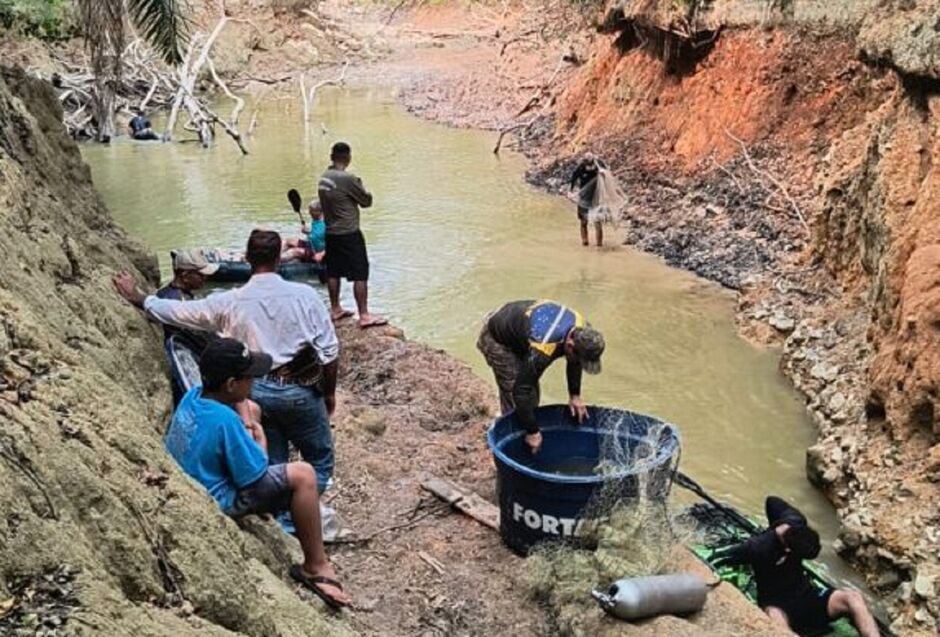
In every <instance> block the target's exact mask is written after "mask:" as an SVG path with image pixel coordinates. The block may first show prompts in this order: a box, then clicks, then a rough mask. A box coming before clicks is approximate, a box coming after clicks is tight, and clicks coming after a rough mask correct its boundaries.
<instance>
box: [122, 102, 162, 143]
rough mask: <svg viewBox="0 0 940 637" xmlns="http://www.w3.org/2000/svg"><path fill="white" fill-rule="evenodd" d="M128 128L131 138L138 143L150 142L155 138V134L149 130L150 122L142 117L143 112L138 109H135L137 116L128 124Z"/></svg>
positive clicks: (151, 129)
mask: <svg viewBox="0 0 940 637" xmlns="http://www.w3.org/2000/svg"><path fill="white" fill-rule="evenodd" d="M127 126H128V128H130V130H131V137H133V138H134V139H137V140H140V141H150V140H155V139H158V138H157V134H156V133H154V132H153V128H151V125H150V120H149V119H147V118H146V117H144V112H143V111H142V110H140V109H137V115H135V116H134V117H133V118H132V119H131V121H130V122H129V123H128V125H127Z"/></svg>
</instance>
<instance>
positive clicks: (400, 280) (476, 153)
mask: <svg viewBox="0 0 940 637" xmlns="http://www.w3.org/2000/svg"><path fill="white" fill-rule="evenodd" d="M318 100H319V102H318V104H317V108H316V111H315V113H314V116H313V118H312V126H311V127H310V130H309V131H308V132H306V133H305V132H304V129H303V127H302V125H301V123H300V119H301V115H300V112H299V108H297V106H298V105H297V104H296V103H295V102H296V100H294V99H290V100H281V101H272V102H270V103H269V104H268V105H267V106H266V107H265V109H264V110H263V112H262V115H261V117H260V124H259V126H258V129H257V132H256V137H255V139H253V140H251V142H250V148H251V151H252V154H251V155H249V156H248V157H241V156H240V154H239V153H238V151H237V149H236V148H235V147H234V145H233V144H232V143H231V142H230V140H229V139H227V138H225V137H224V136H223V137H220V139H219V140H218V142H217V145H216V147H215V148H213V149H211V150H209V151H205V150H203V149H201V148H200V147H198V145H196V144H172V145H163V144H159V143H152V144H146V143H135V142H130V141H126V140H119V141H117V142H116V143H114V144H113V145H112V146H111V147H100V146H87V147H85V157H86V158H87V160H88V161H89V163H91V165H92V168H93V172H94V178H95V182H96V184H97V186H98V188H99V189H100V191H101V192H102V193H103V195H104V198H105V200H106V201H107V203H108V205H109V207H110V209H111V211H112V213H113V214H114V216H115V217H116V218H117V219H118V221H120V222H121V223H122V224H123V225H124V226H125V227H126V228H127V229H128V230H129V231H130V232H131V233H132V234H134V235H135V236H137V237H139V238H141V239H142V240H143V241H145V242H146V243H147V244H148V245H149V246H150V247H151V248H153V249H154V250H156V251H158V252H159V253H160V255H161V262H162V264H163V266H164V268H166V266H167V256H166V254H167V251H168V250H169V249H170V248H174V247H178V246H222V247H238V246H240V245H242V244H243V243H244V241H245V239H246V237H247V235H248V232H249V231H250V230H251V228H253V227H255V226H257V225H259V224H263V225H266V226H273V227H276V228H280V229H282V230H283V231H284V232H285V233H286V234H290V233H296V232H299V229H298V228H297V225H298V224H297V222H296V217H295V216H294V213H293V212H292V211H291V210H290V208H289V206H288V204H287V200H286V197H285V193H286V191H287V190H288V189H289V188H298V189H299V190H300V191H301V193H302V194H303V195H304V196H305V197H308V198H309V197H310V196H311V195H313V193H314V186H315V182H316V177H317V175H318V174H319V173H320V171H321V170H322V169H323V168H324V166H325V163H326V157H327V155H328V151H329V146H330V144H332V143H333V142H334V141H336V140H338V139H343V140H345V141H348V142H350V143H351V144H352V147H353V155H354V158H353V166H352V168H353V170H354V171H355V172H357V173H358V174H359V175H361V176H362V177H363V180H364V182H365V184H366V185H367V186H368V187H369V188H370V189H371V190H372V191H373V193H374V194H375V202H376V203H375V206H374V208H372V209H370V210H366V211H364V214H363V225H364V231H365V233H366V236H367V240H368V242H369V249H370V256H371V260H372V263H373V279H372V284H371V287H372V292H373V304H374V306H375V309H376V310H379V311H382V312H385V313H387V314H388V316H389V317H390V318H391V319H392V320H393V321H394V322H395V323H397V324H398V325H401V326H402V327H403V328H404V329H405V331H406V333H407V334H408V335H409V336H411V337H413V338H416V339H420V340H422V341H425V342H428V343H430V344H432V345H434V346H437V347H441V348H444V349H446V350H448V351H450V352H452V353H453V354H455V355H456V356H458V357H460V358H462V359H463V360H465V361H466V362H467V363H469V364H470V365H471V366H472V367H473V369H474V370H476V371H477V372H478V373H480V374H482V375H484V376H486V377H487V378H489V374H488V370H487V369H486V367H485V364H484V362H483V360H482V358H481V356H479V355H478V353H477V352H476V351H475V348H474V345H475V342H476V336H477V333H478V332H479V329H480V321H481V319H482V317H483V316H484V314H486V313H487V312H488V311H490V310H492V309H494V308H496V307H497V306H498V305H500V304H501V303H503V302H505V301H508V300H513V299H520V298H551V299H557V300H560V301H563V302H565V303H567V304H569V305H571V306H572V307H575V308H577V309H579V310H581V311H582V312H584V314H585V315H586V316H587V317H588V319H589V320H590V321H591V322H592V323H593V324H594V325H595V326H597V327H598V328H600V329H601V330H602V331H603V332H604V334H605V336H606V338H607V353H606V354H605V356H604V372H603V374H601V375H600V376H596V377H592V376H588V377H586V378H585V381H584V394H585V398H586V399H587V400H589V401H590V402H593V403H600V404H607V405H616V406H621V407H625V408H628V409H631V410H635V411H640V412H648V413H650V414H654V415H656V416H659V417H661V418H663V419H666V420H670V421H672V422H675V423H677V424H678V425H679V427H680V430H681V432H682V436H683V443H684V453H683V457H682V461H683V468H684V469H685V470H686V471H687V472H688V473H689V474H691V475H692V476H694V477H695V478H696V479H697V480H698V481H700V482H701V483H702V484H703V485H704V486H705V487H706V488H707V489H709V490H711V491H712V492H713V494H714V495H715V496H718V497H723V498H727V499H728V500H730V501H731V502H733V503H734V504H735V505H737V506H739V507H741V508H742V509H744V510H745V511H747V512H749V513H752V514H754V515H760V516H762V508H763V498H764V496H765V495H766V494H767V493H776V494H778V495H781V496H783V497H785V498H787V499H789V500H791V501H793V502H794V503H795V504H797V505H798V506H799V507H800V508H802V509H803V511H804V512H805V513H806V514H807V516H809V518H810V519H811V520H813V522H814V523H815V524H816V525H817V526H818V527H819V529H820V531H821V533H822V534H823V536H824V539H825V540H831V539H833V538H834V532H835V528H836V527H835V517H834V514H833V512H832V509H831V507H830V506H829V505H828V504H827V503H826V502H825V501H824V499H823V498H822V497H821V496H820V495H819V494H818V493H817V492H816V491H815V490H814V489H813V488H812V487H811V486H810V485H809V484H808V483H807V481H806V478H805V477H804V451H805V449H806V447H807V446H808V445H810V444H811V443H812V442H813V437H814V434H813V431H812V428H811V425H810V423H809V422H808V420H807V418H806V415H805V413H804V410H803V408H802V406H801V404H800V401H799V398H798V397H797V395H796V394H795V392H794V391H793V390H792V389H791V388H790V387H789V385H788V384H787V382H786V381H785V379H783V378H782V377H781V375H780V374H779V373H778V371H777V354H776V353H774V352H769V351H762V350H759V349H755V348H754V347H751V346H750V345H748V344H747V343H745V342H744V341H743V340H741V339H740V338H739V337H738V336H737V334H736V331H735V328H734V325H733V322H732V301H733V299H732V297H731V296H729V295H728V294H726V293H725V292H723V291H722V290H720V289H719V288H717V287H715V286H712V285H710V284H706V283H703V282H702V281H701V280H699V279H696V278H694V277H693V276H691V275H689V274H686V273H683V272H680V271H677V270H673V269H670V268H668V267H666V266H664V265H662V264H661V263H660V262H659V261H658V260H656V259H654V258H652V257H649V256H646V255H643V254H638V253H635V252H633V251H631V250H628V249H624V248H619V247H618V248H609V249H606V250H603V251H598V250H596V249H593V248H591V249H585V248H582V247H581V246H580V242H579V239H578V236H577V227H576V221H575V212H574V210H573V208H572V206H571V205H570V204H569V203H567V202H565V201H564V200H561V199H559V198H556V197H550V196H547V195H545V194H542V193H539V192H537V191H535V190H533V189H532V188H530V187H529V186H527V185H526V184H525V183H524V181H523V179H522V173H523V171H524V169H525V164H524V161H523V160H522V159H521V158H519V157H517V156H513V155H511V154H509V153H504V154H503V155H502V156H501V157H496V156H494V155H493V154H492V152H491V150H492V146H493V139H492V135H488V134H485V133H480V132H477V131H461V130H451V129H447V128H443V127H440V126H436V125H433V124H429V123H426V122H422V121H419V120H417V119H415V118H412V117H410V116H409V115H407V114H406V113H405V112H403V110H402V109H401V108H399V107H398V106H397V105H396V104H395V102H394V96H393V95H391V94H390V93H388V92H386V91H383V90H357V91H340V90H337V91H332V92H330V91H323V92H322V93H320V94H318ZM320 122H322V123H323V124H324V126H325V127H326V129H327V130H328V131H329V132H328V133H327V134H323V133H322V132H321V126H320ZM563 367H564V366H563V365H557V366H556V368H555V369H551V370H549V372H548V373H547V375H546V382H545V386H544V388H543V392H544V397H545V400H546V402H547V401H563V400H565V391H564V369H563ZM494 391H495V388H494ZM827 544H828V543H827ZM826 558H827V561H828V562H829V563H830V564H831V565H832V566H833V568H835V569H838V570H840V571H841V570H842V566H841V563H840V562H839V560H838V558H835V557H834V556H832V555H831V554H828V555H827V556H826Z"/></svg>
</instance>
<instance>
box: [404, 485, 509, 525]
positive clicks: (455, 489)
mask: <svg viewBox="0 0 940 637" xmlns="http://www.w3.org/2000/svg"><path fill="white" fill-rule="evenodd" d="M421 487H422V488H423V489H425V490H427V491H430V492H431V493H433V494H434V495H435V496H437V497H438V498H440V499H441V500H443V501H444V502H449V503H450V505H451V506H453V507H454V508H455V509H457V510H458V511H460V512H461V513H463V514H464V515H467V516H469V517H471V518H473V519H474V520H476V521H477V522H479V523H480V524H482V525H484V526H488V527H490V528H491V529H493V530H494V531H498V530H499V507H497V506H496V505H494V504H492V503H490V502H487V501H486V500H484V499H483V498H481V497H480V496H479V495H477V494H476V493H473V492H472V491H470V490H469V489H465V488H462V487H460V486H458V485H456V484H454V483H453V482H450V481H448V480H445V479H443V478H438V477H437V476H430V477H428V478H427V479H426V480H424V481H422V482H421Z"/></svg>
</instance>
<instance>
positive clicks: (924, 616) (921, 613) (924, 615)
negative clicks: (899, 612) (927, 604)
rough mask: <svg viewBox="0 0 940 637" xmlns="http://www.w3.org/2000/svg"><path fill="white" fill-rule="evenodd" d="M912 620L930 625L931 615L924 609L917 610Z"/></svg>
mask: <svg viewBox="0 0 940 637" xmlns="http://www.w3.org/2000/svg"><path fill="white" fill-rule="evenodd" d="M914 619H916V620H917V621H918V622H920V623H921V624H932V623H933V621H934V620H933V615H931V614H930V611H929V610H927V609H926V608H918V609H917V612H916V613H914Z"/></svg>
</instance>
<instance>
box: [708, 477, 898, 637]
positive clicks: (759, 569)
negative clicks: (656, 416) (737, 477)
mask: <svg viewBox="0 0 940 637" xmlns="http://www.w3.org/2000/svg"><path fill="white" fill-rule="evenodd" d="M765 509H766V513H767V522H768V524H769V525H770V528H769V529H767V530H766V531H764V532H763V533H761V534H759V535H755V536H754V537H752V538H750V539H748V540H746V541H744V542H742V543H740V544H736V545H734V546H730V547H728V548H725V549H722V550H721V551H719V558H718V559H717V560H716V562H715V564H716V566H733V565H742V564H749V565H750V566H751V567H752V568H753V569H754V580H755V582H756V583H757V604H758V605H759V606H760V607H761V608H762V609H764V612H766V613H767V615H768V616H769V617H770V618H771V619H772V620H773V621H774V622H776V623H778V624H780V625H783V626H786V627H787V628H790V629H791V630H795V631H796V632H798V633H801V632H802V631H812V630H815V629H823V628H825V627H826V626H828V625H829V623H830V622H832V621H835V620H836V619H838V618H840V617H843V616H845V615H848V616H849V617H850V618H851V620H852V623H853V624H855V628H856V629H857V630H858V632H859V634H860V635H861V636H862V637H879V635H880V634H881V633H880V631H879V630H878V625H877V623H876V622H875V619H874V617H872V614H871V612H870V611H869V610H868V607H867V606H866V605H865V600H864V598H863V597H862V596H861V594H860V593H858V592H857V591H852V590H844V589H838V590H830V591H825V592H823V591H820V590H819V589H818V588H816V587H815V586H813V584H812V582H810V580H809V578H808V577H807V575H806V572H805V571H804V570H803V560H809V559H813V558H815V557H816V556H817V555H819V548H820V547H819V534H818V533H816V531H814V530H813V529H812V528H810V526H809V524H808V522H807V521H806V517H805V516H804V515H803V514H802V513H800V512H799V511H798V510H797V509H796V508H795V507H793V506H791V505H790V504H788V503H787V502H786V501H785V500H783V499H782V498H778V497H776V496H769V497H768V498H767V501H766V503H765Z"/></svg>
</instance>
